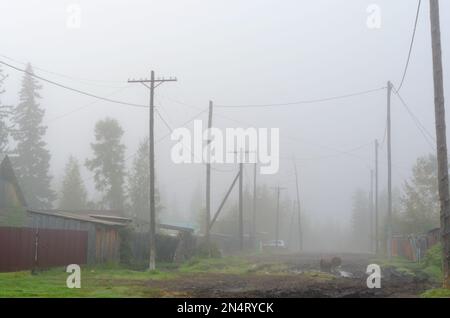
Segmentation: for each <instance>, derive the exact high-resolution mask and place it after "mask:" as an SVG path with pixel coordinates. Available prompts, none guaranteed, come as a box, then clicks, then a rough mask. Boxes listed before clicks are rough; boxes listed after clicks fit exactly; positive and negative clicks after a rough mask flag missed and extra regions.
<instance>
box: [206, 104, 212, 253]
mask: <svg viewBox="0 0 450 318" xmlns="http://www.w3.org/2000/svg"><path fill="white" fill-rule="evenodd" d="M212 114H213V102H212V101H209V114H208V143H207V145H208V146H209V144H210V143H211V127H212ZM208 154H209V155H208V158H206V160H207V162H206V222H205V224H206V229H205V231H206V233H205V236H206V247H207V249H208V255H209V254H210V243H211V237H210V233H209V223H210V222H211V151H210V149H208Z"/></svg>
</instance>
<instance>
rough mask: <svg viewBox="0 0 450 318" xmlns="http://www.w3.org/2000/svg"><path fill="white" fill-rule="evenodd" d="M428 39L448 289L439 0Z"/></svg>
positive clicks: (449, 205) (449, 230) (448, 198)
mask: <svg viewBox="0 0 450 318" xmlns="http://www.w3.org/2000/svg"><path fill="white" fill-rule="evenodd" d="M430 20H431V41H432V45H431V46H432V52H433V80H434V114H435V123H436V148H437V160H438V187H439V201H440V205H441V212H440V219H441V241H442V247H443V251H442V252H443V258H442V260H443V274H444V275H443V276H444V280H443V286H444V288H450V276H449V268H450V237H449V235H450V194H449V183H448V162H447V160H448V159H447V137H446V126H445V105H444V84H443V82H444V80H443V70H442V53H441V30H440V22H439V2H438V0H430Z"/></svg>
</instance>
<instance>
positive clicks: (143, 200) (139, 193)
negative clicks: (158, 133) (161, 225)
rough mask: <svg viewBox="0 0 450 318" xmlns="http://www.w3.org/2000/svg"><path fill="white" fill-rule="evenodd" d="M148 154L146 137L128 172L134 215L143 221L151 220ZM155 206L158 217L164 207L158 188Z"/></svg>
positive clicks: (129, 192)
mask: <svg viewBox="0 0 450 318" xmlns="http://www.w3.org/2000/svg"><path fill="white" fill-rule="evenodd" d="M148 156H149V150H148V138H146V139H144V140H143V141H142V142H141V143H140V144H139V148H138V151H137V153H136V156H135V158H134V160H133V165H132V167H131V171H130V172H129V173H128V195H129V198H130V203H131V213H132V217H134V218H135V219H137V220H139V221H141V222H150V212H149V210H150V207H149V191H150V169H149V164H148V160H149V157H148ZM155 206H156V213H157V214H156V217H157V218H158V216H159V212H160V211H161V210H162V209H163V207H162V205H161V197H160V194H159V191H158V188H155Z"/></svg>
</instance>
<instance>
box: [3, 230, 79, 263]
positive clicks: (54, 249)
mask: <svg viewBox="0 0 450 318" xmlns="http://www.w3.org/2000/svg"><path fill="white" fill-rule="evenodd" d="M87 243H88V235H87V232H86V231H76V230H54V229H34V228H14V227H0V272H11V271H19V270H28V269H32V268H49V267H55V266H66V265H69V264H79V265H80V264H86V260H87Z"/></svg>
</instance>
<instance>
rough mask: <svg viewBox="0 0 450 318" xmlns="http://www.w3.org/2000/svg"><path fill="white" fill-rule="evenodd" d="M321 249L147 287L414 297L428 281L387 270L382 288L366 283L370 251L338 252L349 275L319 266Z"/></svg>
mask: <svg viewBox="0 0 450 318" xmlns="http://www.w3.org/2000/svg"><path fill="white" fill-rule="evenodd" d="M321 257H322V255H302V256H298V255H282V256H280V255H277V256H274V257H273V258H272V257H254V258H252V259H251V261H252V262H254V264H255V265H254V266H255V268H258V269H262V268H265V267H267V268H268V270H269V268H270V266H271V265H274V264H283V265H285V267H284V268H285V269H284V271H283V272H281V273H276V274H274V273H270V272H265V271H262V272H261V271H259V272H255V273H252V272H251V273H248V274H221V273H196V274H186V275H183V276H181V277H178V278H176V279H172V280H164V281H148V282H147V287H148V288H156V289H161V290H162V291H163V292H164V293H167V294H168V295H172V296H174V295H179V296H181V297H219V298H227V297H237V298H245V297H257V298H258V297H274V298H277V297H294V298H305V297H306V298H308V297H309V298H311V297H338V298H340V297H355V298H358V297H417V296H418V295H419V294H420V293H421V292H422V291H424V290H425V289H427V288H429V287H430V283H429V282H428V281H427V280H426V279H424V278H420V279H419V278H417V277H415V276H411V275H405V274H402V273H398V272H395V270H392V269H390V270H387V271H385V272H383V274H382V275H383V277H382V283H381V288H380V289H369V288H368V287H367V285H366V279H367V275H366V274H365V268H366V266H367V264H368V262H369V261H368V257H366V256H364V255H363V256H361V255H341V256H340V257H342V260H343V263H342V270H344V271H346V272H348V273H351V277H339V275H330V274H324V273H320V272H317V271H318V264H319V260H320V258H321Z"/></svg>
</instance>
